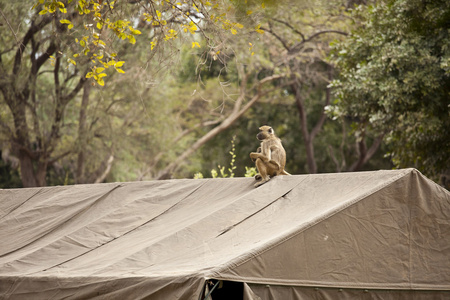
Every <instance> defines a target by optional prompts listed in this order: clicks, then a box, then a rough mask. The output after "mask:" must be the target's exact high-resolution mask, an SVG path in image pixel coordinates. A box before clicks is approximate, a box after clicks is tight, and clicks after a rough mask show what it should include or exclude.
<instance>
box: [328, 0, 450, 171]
mask: <svg viewBox="0 0 450 300" xmlns="http://www.w3.org/2000/svg"><path fill="white" fill-rule="evenodd" d="M354 18H355V19H357V20H359V22H360V23H361V26H359V27H357V28H356V30H355V31H354V32H353V33H352V35H351V36H350V37H349V38H348V39H346V40H345V41H343V42H340V43H336V44H335V45H334V51H333V55H332V58H333V60H334V61H335V63H336V65H337V67H338V69H339V70H340V72H341V74H340V75H341V76H340V78H339V80H336V81H334V82H333V83H332V86H333V87H335V93H336V96H337V99H336V102H335V103H334V105H333V106H332V108H331V113H332V114H333V115H334V116H336V117H343V118H348V119H350V120H353V121H358V122H359V124H360V125H359V126H358V128H357V132H363V131H364V130H366V128H372V129H373V130H375V131H376V132H378V133H383V134H386V138H385V141H386V142H387V143H388V144H389V146H390V149H391V151H390V153H389V155H390V156H391V158H392V161H393V162H394V163H395V165H396V166H397V167H411V166H413V167H417V168H419V169H420V170H422V171H423V172H424V173H426V174H427V175H428V176H436V175H437V174H439V173H440V172H442V171H443V170H445V169H446V168H448V167H449V166H450V151H448V149H450V135H449V130H448V129H449V128H450V77H449V75H450V74H449V68H448V62H449V57H450V47H449V45H450V32H449V30H448V28H449V25H450V2H449V1H447V0H436V1H424V0H395V1H394V0H392V1H379V2H378V3H377V4H376V5H374V6H369V7H364V6H359V7H358V8H357V9H356V10H355V11H354Z"/></svg>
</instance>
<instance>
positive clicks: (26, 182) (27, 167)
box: [19, 150, 38, 188]
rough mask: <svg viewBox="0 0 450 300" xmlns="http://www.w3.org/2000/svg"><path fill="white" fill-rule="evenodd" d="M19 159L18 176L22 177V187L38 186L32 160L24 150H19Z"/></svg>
mask: <svg viewBox="0 0 450 300" xmlns="http://www.w3.org/2000/svg"><path fill="white" fill-rule="evenodd" d="M19 161H20V177H21V179H22V185H23V187H24V188H27V187H36V186H38V183H37V182H36V178H35V177H34V171H33V161H32V160H31V157H30V156H28V154H27V153H26V152H25V151H24V150H21V151H19Z"/></svg>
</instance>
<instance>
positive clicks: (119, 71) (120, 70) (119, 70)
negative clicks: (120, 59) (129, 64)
mask: <svg viewBox="0 0 450 300" xmlns="http://www.w3.org/2000/svg"><path fill="white" fill-rule="evenodd" d="M116 71H117V72H118V73H125V71H124V70H122V69H116Z"/></svg>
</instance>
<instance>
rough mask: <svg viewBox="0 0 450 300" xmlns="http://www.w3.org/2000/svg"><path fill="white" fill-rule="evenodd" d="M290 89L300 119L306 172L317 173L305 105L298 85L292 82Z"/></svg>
mask: <svg viewBox="0 0 450 300" xmlns="http://www.w3.org/2000/svg"><path fill="white" fill-rule="evenodd" d="M291 87H292V89H293V90H294V96H295V104H296V105H297V110H298V115H299V118H300V130H301V132H302V137H303V141H304V143H305V150H306V160H307V163H308V172H309V173H310V174H315V173H317V164H316V159H315V157H314V144H313V140H314V137H313V136H312V135H310V133H309V131H308V117H307V115H306V111H305V103H304V100H303V97H302V95H301V91H300V88H299V86H298V83H297V82H294V83H293V84H292V85H291Z"/></svg>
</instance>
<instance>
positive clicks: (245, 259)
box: [212, 168, 414, 274]
mask: <svg viewBox="0 0 450 300" xmlns="http://www.w3.org/2000/svg"><path fill="white" fill-rule="evenodd" d="M413 171H414V169H412V168H411V169H405V170H402V172H400V173H399V174H397V175H395V176H394V177H392V178H391V179H390V180H389V181H386V182H384V183H382V184H380V185H378V186H376V187H375V188H373V189H372V190H370V191H368V192H366V193H363V194H361V195H358V196H357V197H356V198H355V199H353V200H351V201H349V202H348V203H346V204H344V205H342V206H341V207H339V208H338V209H335V210H333V211H331V212H329V213H328V214H325V215H323V216H321V217H319V218H317V219H316V220H313V221H312V222H309V224H306V226H305V225H302V228H301V230H299V231H296V229H297V228H294V229H293V230H291V233H290V234H289V233H288V234H286V236H284V237H282V238H281V239H279V240H276V239H275V241H274V242H273V244H272V245H270V244H269V246H268V247H266V248H263V249H260V248H262V246H260V247H259V248H258V247H257V248H255V250H254V251H252V252H250V253H248V254H247V255H244V256H241V257H237V258H235V259H233V260H231V264H232V265H233V266H228V265H226V266H224V267H221V268H217V270H212V272H213V273H215V274H218V273H221V272H223V271H225V270H227V269H229V270H230V269H234V268H237V267H239V266H241V265H243V264H245V263H246V262H248V261H250V260H252V259H254V258H255V257H257V256H260V255H261V254H264V253H265V252H267V251H269V250H272V249H273V248H275V247H277V246H279V245H281V244H283V243H285V242H286V241H288V240H290V239H292V238H294V237H296V236H297V235H299V234H301V233H303V232H304V231H305V230H307V229H309V228H311V227H314V226H315V225H317V224H318V223H320V222H322V221H324V220H326V219H328V218H331V217H332V216H334V215H335V214H337V213H339V212H341V211H343V210H345V209H347V208H349V207H350V206H352V205H354V204H356V203H358V202H359V201H361V200H362V199H364V198H366V197H368V196H370V195H373V194H375V193H377V192H379V191H380V190H381V189H383V188H385V187H387V186H388V185H391V184H393V183H394V182H396V181H397V180H399V179H401V178H403V177H404V176H406V175H407V174H410V173H412V172H413ZM307 177H309V176H307ZM305 179H306V177H305ZM303 181H304V180H302V181H301V182H303ZM301 182H299V183H298V184H297V185H295V186H294V187H293V188H292V189H291V190H293V189H294V188H295V187H297V186H298V185H299V184H300V183H301ZM233 261H234V262H233Z"/></svg>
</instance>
